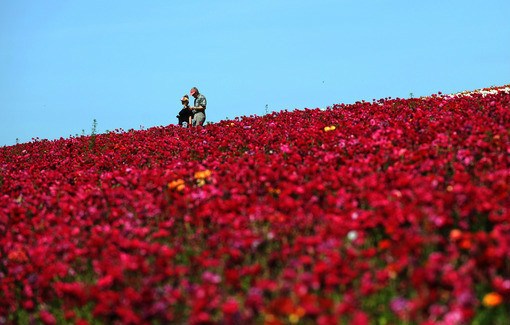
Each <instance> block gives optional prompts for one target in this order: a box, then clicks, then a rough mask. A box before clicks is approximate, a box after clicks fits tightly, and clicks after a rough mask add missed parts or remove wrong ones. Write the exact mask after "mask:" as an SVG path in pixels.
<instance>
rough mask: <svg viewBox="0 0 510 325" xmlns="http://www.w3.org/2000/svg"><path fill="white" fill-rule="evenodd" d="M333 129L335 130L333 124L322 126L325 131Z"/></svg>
mask: <svg viewBox="0 0 510 325" xmlns="http://www.w3.org/2000/svg"><path fill="white" fill-rule="evenodd" d="M335 130H336V126H334V125H331V126H326V127H324V131H325V132H329V131H335Z"/></svg>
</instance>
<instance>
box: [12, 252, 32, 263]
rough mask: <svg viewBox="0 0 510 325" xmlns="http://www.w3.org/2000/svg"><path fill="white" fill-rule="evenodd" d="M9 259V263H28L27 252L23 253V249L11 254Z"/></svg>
mask: <svg viewBox="0 0 510 325" xmlns="http://www.w3.org/2000/svg"><path fill="white" fill-rule="evenodd" d="M7 258H8V259H9V261H13V262H17V263H24V262H28V257H27V254H25V252H24V251H22V250H21V249H18V250H15V251H11V252H9V254H8V255H7Z"/></svg>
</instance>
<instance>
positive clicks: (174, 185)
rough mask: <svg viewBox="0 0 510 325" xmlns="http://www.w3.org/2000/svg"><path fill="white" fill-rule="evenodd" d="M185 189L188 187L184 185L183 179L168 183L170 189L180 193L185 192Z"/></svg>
mask: <svg viewBox="0 0 510 325" xmlns="http://www.w3.org/2000/svg"><path fill="white" fill-rule="evenodd" d="M185 187H186V185H184V181H183V180H182V179H178V180H175V181H171V182H170V183H168V188H169V189H171V190H176V191H179V192H181V191H182V190H184V188H185Z"/></svg>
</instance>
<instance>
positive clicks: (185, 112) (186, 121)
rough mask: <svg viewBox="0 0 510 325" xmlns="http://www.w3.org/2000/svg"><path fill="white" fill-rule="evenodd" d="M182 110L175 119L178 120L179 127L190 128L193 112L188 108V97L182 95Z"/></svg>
mask: <svg viewBox="0 0 510 325" xmlns="http://www.w3.org/2000/svg"><path fill="white" fill-rule="evenodd" d="M181 103H182V109H181V110H180V112H179V115H177V116H176V117H177V118H178V119H179V125H180V126H183V127H185V128H189V127H191V123H192V120H193V110H192V109H191V107H190V106H189V97H188V95H184V96H182V98H181Z"/></svg>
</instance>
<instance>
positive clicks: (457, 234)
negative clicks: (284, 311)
mask: <svg viewBox="0 0 510 325" xmlns="http://www.w3.org/2000/svg"><path fill="white" fill-rule="evenodd" d="M460 237H462V231H460V230H459V229H452V231H450V239H451V240H459V239H460Z"/></svg>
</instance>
